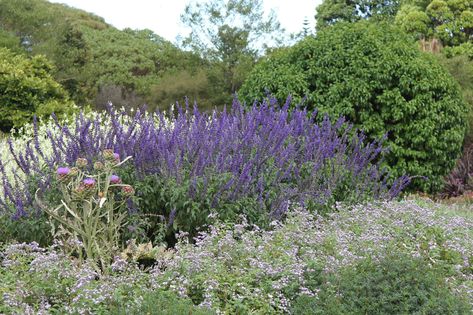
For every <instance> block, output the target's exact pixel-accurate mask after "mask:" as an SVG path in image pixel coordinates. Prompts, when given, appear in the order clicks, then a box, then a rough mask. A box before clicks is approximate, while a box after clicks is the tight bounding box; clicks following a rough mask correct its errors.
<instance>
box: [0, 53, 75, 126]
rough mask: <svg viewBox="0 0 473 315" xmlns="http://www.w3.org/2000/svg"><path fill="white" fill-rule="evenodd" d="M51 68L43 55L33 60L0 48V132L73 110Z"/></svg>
mask: <svg viewBox="0 0 473 315" xmlns="http://www.w3.org/2000/svg"><path fill="white" fill-rule="evenodd" d="M52 69H53V68H52V65H51V64H50V63H49V62H48V61H47V60H46V58H45V57H43V56H35V57H33V58H31V59H28V58H26V57H25V56H22V55H15V54H13V53H12V52H10V51H9V50H8V49H4V48H0V73H1V76H0V104H1V105H0V130H1V131H3V132H9V131H10V129H11V128H12V127H20V126H22V125H24V124H25V123H27V122H31V121H32V120H33V116H34V115H37V116H39V117H47V116H49V115H51V113H53V112H54V113H56V114H58V115H60V114H67V113H71V112H73V111H74V104H73V103H72V102H71V101H69V98H68V95H67V93H66V92H65V91H64V89H63V88H62V87H61V85H59V83H57V82H56V81H54V79H53V77H52V76H51V72H52Z"/></svg>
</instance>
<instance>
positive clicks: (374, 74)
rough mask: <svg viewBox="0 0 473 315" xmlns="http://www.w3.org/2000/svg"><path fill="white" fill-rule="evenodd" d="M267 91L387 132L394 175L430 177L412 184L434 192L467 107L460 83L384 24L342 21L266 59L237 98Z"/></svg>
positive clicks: (455, 151) (457, 142) (375, 133)
mask: <svg viewBox="0 0 473 315" xmlns="http://www.w3.org/2000/svg"><path fill="white" fill-rule="evenodd" d="M286 80H287V81H286ZM288 87H289V88H288ZM290 88H293V89H290ZM266 91H269V92H270V93H272V94H273V95H275V96H276V97H277V98H278V99H280V100H284V99H285V97H287V94H291V95H292V96H293V98H294V99H295V101H296V103H297V102H300V101H301V100H302V99H303V98H304V97H307V99H306V103H305V105H307V106H308V108H309V110H314V109H317V110H319V111H320V112H322V113H328V114H329V115H330V116H331V117H339V116H345V117H346V118H347V119H348V120H349V121H351V122H352V123H354V124H355V126H356V127H358V128H360V129H361V130H363V131H364V132H365V133H366V135H367V136H368V137H369V138H370V139H376V138H379V137H382V136H383V135H385V134H387V140H386V145H387V146H388V147H389V148H390V150H391V151H390V152H389V153H388V154H387V155H386V164H387V165H388V166H389V167H390V170H391V171H392V174H393V175H394V176H396V177H398V176H400V175H402V174H409V175H418V176H426V177H427V178H428V181H421V180H419V181H417V182H415V183H414V185H411V186H410V187H411V188H412V189H421V190H424V191H437V190H439V189H440V187H441V185H442V177H443V176H444V175H445V174H447V173H448V172H449V170H450V169H451V168H452V167H453V166H454V163H455V159H456V158H457V157H458V156H459V153H460V149H461V145H462V141H463V137H464V133H465V125H466V119H465V115H466V105H465V104H464V102H463V100H462V98H461V93H460V90H459V87H458V85H457V84H456V82H455V81H454V80H453V78H452V77H451V76H450V75H449V74H448V73H447V72H446V71H445V70H444V69H443V68H442V67H441V66H440V65H439V64H438V63H437V62H436V60H434V57H432V56H429V55H427V54H423V53H421V52H419V51H418V49H417V48H416V47H415V45H414V44H413V43H412V41H410V40H409V38H408V37H407V36H405V35H404V34H403V33H402V32H401V31H399V30H397V29H396V28H395V27H393V26H390V25H388V24H381V25H378V24H372V23H368V22H359V23H356V24H343V23H339V24H337V25H335V26H333V27H331V28H328V29H326V30H325V31H323V32H319V33H318V35H317V37H315V38H312V37H308V38H307V39H305V40H303V41H302V42H300V43H299V44H297V45H296V46H294V47H292V48H290V49H288V50H286V51H282V52H279V53H277V54H275V55H273V56H270V57H268V58H267V59H266V60H264V61H263V62H261V63H260V64H259V65H257V66H256V67H255V69H254V70H253V72H252V73H251V74H250V76H249V77H248V79H247V80H246V81H245V83H244V85H243V86H242V88H241V90H240V92H239V96H242V97H243V98H244V99H246V101H247V102H252V101H253V100H254V99H259V100H261V99H262V98H264V97H265V95H266Z"/></svg>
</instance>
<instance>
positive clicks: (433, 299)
mask: <svg viewBox="0 0 473 315" xmlns="http://www.w3.org/2000/svg"><path fill="white" fill-rule="evenodd" d="M305 276H306V278H307V286H308V288H309V289H312V290H316V289H319V290H320V291H319V292H318V293H317V296H316V297H314V296H308V295H302V296H300V297H299V298H298V299H297V300H296V302H295V303H294V306H293V309H292V313H293V314H333V315H335V314H360V315H361V314H386V315H388V314H393V315H394V314H470V311H471V306H470V305H469V304H468V302H467V300H466V298H462V297H460V296H457V295H455V294H454V293H453V292H452V290H451V288H449V287H448V285H447V284H446V282H445V281H446V279H445V273H444V272H443V271H442V270H441V269H439V268H433V267H431V266H430V265H429V264H428V262H427V261H425V260H424V259H423V258H412V257H411V256H408V255H403V254H401V255H400V254H390V255H388V256H387V257H384V258H382V260H381V261H376V260H373V259H370V258H366V259H364V260H362V261H360V262H358V263H357V264H355V265H354V266H349V267H345V268H344V269H342V270H340V271H339V272H338V273H336V274H334V273H329V274H324V273H323V272H321V271H320V270H314V271H310V272H307V273H306V275H305Z"/></svg>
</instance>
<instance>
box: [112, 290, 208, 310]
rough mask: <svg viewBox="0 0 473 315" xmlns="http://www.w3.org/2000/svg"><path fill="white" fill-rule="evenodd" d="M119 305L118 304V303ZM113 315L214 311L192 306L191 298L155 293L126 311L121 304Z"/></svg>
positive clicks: (149, 293) (142, 298)
mask: <svg viewBox="0 0 473 315" xmlns="http://www.w3.org/2000/svg"><path fill="white" fill-rule="evenodd" d="M117 304H118V303H117ZM110 313H111V314H149V315H158V314H159V315H190V314H192V315H211V314H215V312H214V311H212V310H210V309H206V308H203V307H198V306H195V305H194V304H192V301H191V299H189V298H180V297H178V296H177V295H176V294H175V293H171V292H167V291H154V292H148V293H145V294H144V295H143V296H142V297H141V301H140V303H138V305H135V306H133V307H131V308H127V309H124V308H123V307H120V306H119V304H118V305H117V306H114V307H113V308H111V309H110Z"/></svg>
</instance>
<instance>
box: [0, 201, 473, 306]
mask: <svg viewBox="0 0 473 315" xmlns="http://www.w3.org/2000/svg"><path fill="white" fill-rule="evenodd" d="M444 209H445V206H442V205H438V204H435V203H433V202H427V201H420V200H415V201H399V202H396V201H392V202H377V203H370V204H364V205H355V206H339V207H338V208H337V209H336V211H335V212H334V213H332V214H330V215H328V216H320V215H317V214H313V213H311V212H310V211H307V210H306V209H305V208H303V207H300V206H298V205H295V204H293V205H291V210H290V213H289V214H288V217H287V219H286V221H285V223H284V224H282V223H279V222H277V221H275V222H274V223H273V224H272V225H271V228H270V229H268V230H262V229H260V228H258V227H257V226H255V225H253V224H250V223H248V222H247V220H246V219H245V217H241V218H240V220H239V221H238V222H237V223H235V224H225V223H216V224H214V225H212V226H210V227H209V229H208V231H207V232H203V233H200V234H199V235H198V236H197V238H196V239H195V244H191V243H189V240H188V238H187V237H185V235H179V236H178V239H179V241H178V243H177V244H176V246H175V248H174V249H172V250H171V249H170V250H168V251H167V252H166V253H162V254H161V255H158V256H157V257H156V261H155V264H154V265H153V266H152V267H150V268H146V269H143V268H142V267H141V268H140V266H139V265H138V264H136V263H131V262H129V261H126V260H124V259H123V257H122V258H120V257H117V258H116V259H115V262H114V263H113V264H112V266H111V267H110V268H111V271H110V272H109V273H108V274H106V275H100V274H97V272H96V271H95V270H94V269H93V268H91V267H90V266H89V265H88V264H87V263H85V264H82V265H79V264H77V263H76V262H75V261H74V259H71V257H66V256H64V255H63V254H61V252H60V251H58V249H57V248H55V247H54V246H53V247H50V248H47V249H45V248H40V247H39V246H38V245H37V244H34V243H30V244H10V245H4V246H3V249H2V251H1V254H0V264H1V266H2V268H1V269H0V294H1V296H0V313H24V314H50V313H80V314H88V313H107V312H110V310H117V308H116V307H117V305H121V307H122V311H123V312H128V313H133V312H136V313H139V312H140V311H143V307H145V306H144V305H145V304H146V303H148V302H147V301H149V299H148V298H149V294H155V293H156V292H167V294H173V296H175V297H176V301H187V302H189V301H192V303H189V304H185V305H187V306H186V307H188V308H190V307H194V306H192V304H195V305H198V306H199V308H198V311H199V312H203V313H209V314H212V313H220V314H235V313H256V314H281V313H286V314H290V313H296V314H297V313H298V312H297V308H294V305H295V303H296V301H298V299H299V298H300V297H301V296H302V297H303V296H306V297H310V298H314V299H315V301H317V297H318V296H319V295H321V294H323V296H324V297H327V294H329V295H330V294H332V293H330V291H327V290H326V288H327V283H325V282H326V280H324V281H325V282H324V281H321V282H317V281H315V282H314V279H313V277H309V276H308V275H310V274H314V272H316V273H320V274H321V275H324V274H325V275H337V274H338V273H343V270H346V269H347V268H355V267H354V266H359V263H360V262H363V261H365V260H366V259H369V260H370V261H371V262H373V264H377V263H378V262H382V261H383V259H385V258H386V257H391V255H392V254H393V253H399V255H403V256H402V257H411V258H412V259H416V261H421V262H422V264H424V265H425V268H426V269H429V270H430V269H432V270H434V269H435V270H439V272H441V274H442V280H441V282H442V285H443V286H445V288H447V289H448V290H447V291H448V292H450V293H451V295H452V296H454V297H455V298H458V299H461V300H462V301H466V305H468V303H469V308H468V309H467V310H466V311H465V312H464V314H468V313H470V312H471V311H473V218H471V217H463V216H459V215H455V214H451V213H450V214H449V215H446V214H445V211H444ZM417 265H418V264H417ZM356 268H358V267H356ZM403 272H404V271H403ZM405 272H409V271H408V270H407V271H405ZM416 277H417V278H422V273H420V274H416ZM320 279H330V278H325V277H323V276H321V278H320ZM419 281H420V280H419ZM429 283H430V282H429ZM400 289H401V290H402V289H403V287H402V284H401V287H400ZM424 289H425V288H422V287H419V290H424ZM324 290H325V291H324ZM153 292H154V293H153ZM327 292H328V293H327ZM425 292H433V288H427V289H426V290H424V291H422V292H421V293H419V294H424V293H425ZM450 293H449V294H450ZM333 294H336V292H333ZM333 294H332V295H333ZM388 294H391V293H388ZM410 294H415V292H414V293H412V292H411V293H410ZM426 294H427V295H426V296H423V297H421V296H419V297H418V301H422V298H426V299H427V300H426V301H429V299H430V298H431V299H434V297H433V296H432V297H430V296H429V294H430V293H426ZM432 294H433V293H432ZM333 298H337V299H339V301H342V302H343V298H344V296H339V297H337V296H335V295H333ZM187 302H186V303H187ZM176 303H177V302H176ZM400 303H401V304H402V298H401V302H400ZM406 303H407V302H406ZM418 303H419V305H414V306H413V307H414V309H412V308H411V310H414V311H416V310H417V311H422V310H425V308H422V307H430V308H429V309H428V310H430V311H433V312H434V313H435V311H439V310H445V308H439V309H436V308H435V305H434V306H432V305H430V306H429V305H427V306H426V304H428V303H427V302H426V303H424V304H422V303H421V302H418ZM175 305H177V304H175ZM432 307H433V308H432ZM439 307H440V306H439ZM442 307H444V306H442ZM186 310H188V309H186ZM447 310H448V309H447ZM457 313H458V312H457ZM460 314H463V313H461V312H460Z"/></svg>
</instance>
